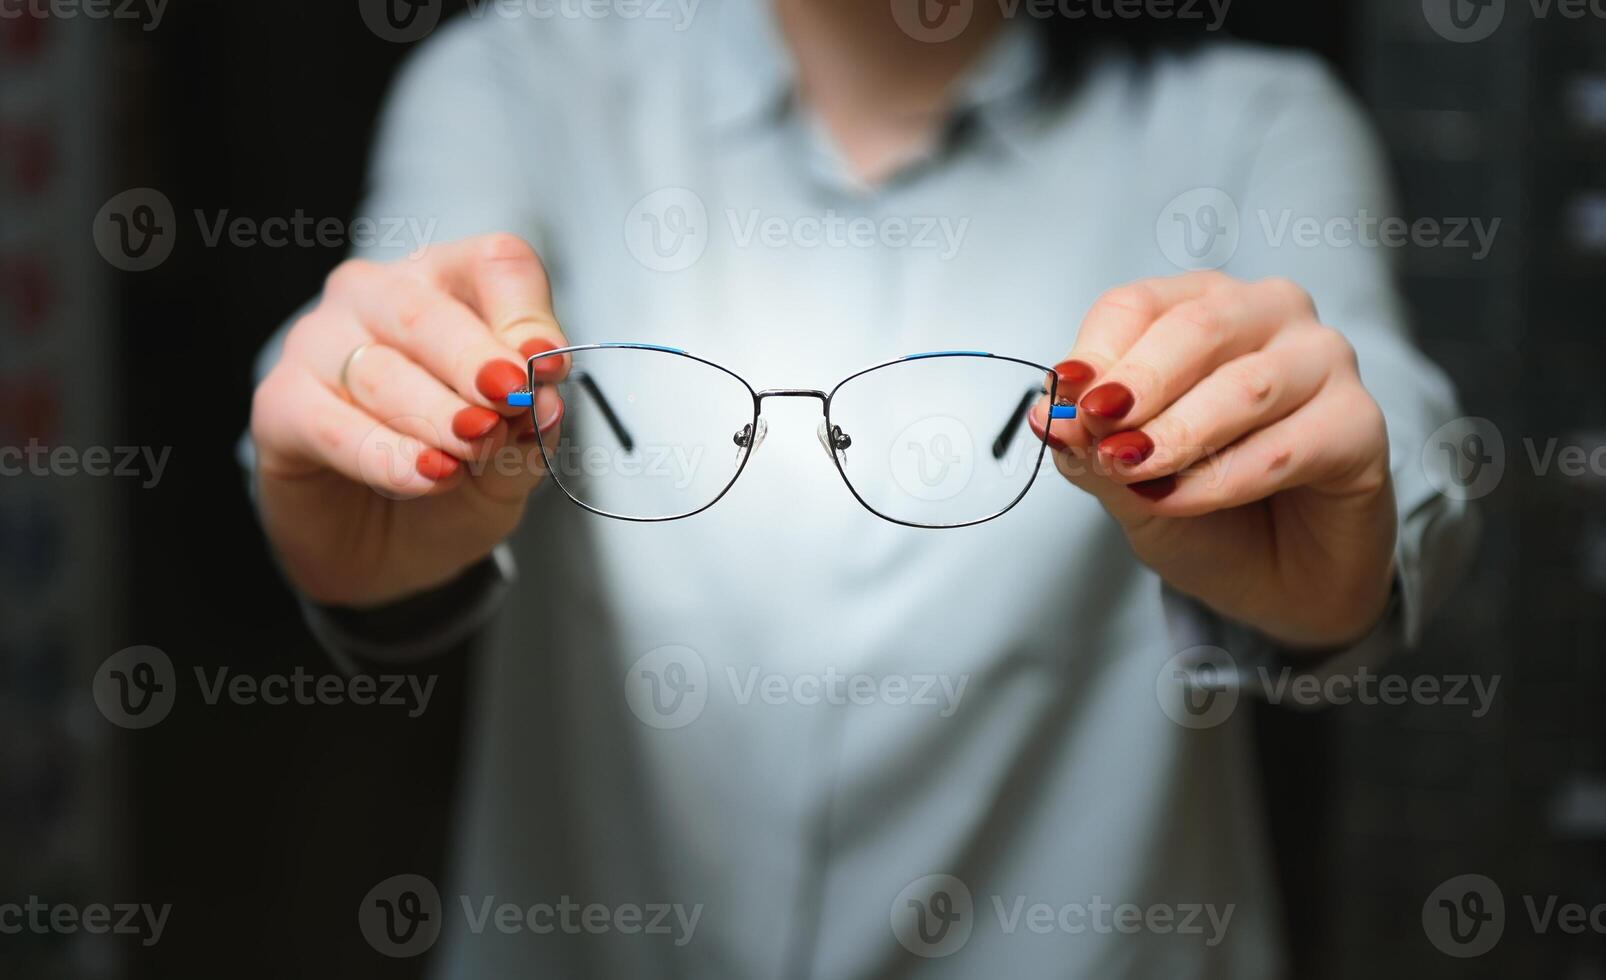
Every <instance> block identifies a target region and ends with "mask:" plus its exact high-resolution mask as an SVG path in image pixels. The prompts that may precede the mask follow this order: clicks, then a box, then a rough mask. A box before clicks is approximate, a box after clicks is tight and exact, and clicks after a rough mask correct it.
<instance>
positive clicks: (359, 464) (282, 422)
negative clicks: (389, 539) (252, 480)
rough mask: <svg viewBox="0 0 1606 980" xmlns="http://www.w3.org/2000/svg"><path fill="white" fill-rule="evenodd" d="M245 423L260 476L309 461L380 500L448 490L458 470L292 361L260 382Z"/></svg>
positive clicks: (446, 458)
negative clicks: (257, 452)
mask: <svg viewBox="0 0 1606 980" xmlns="http://www.w3.org/2000/svg"><path fill="white" fill-rule="evenodd" d="M252 419H253V423H252V437H253V439H254V440H255V442H256V443H257V445H258V446H259V447H260V448H262V449H264V450H265V452H264V453H263V454H262V455H263V459H264V463H263V471H264V472H265V473H271V472H272V471H273V470H274V469H275V467H276V465H278V464H277V463H276V462H275V460H288V461H304V462H310V463H312V464H313V465H314V466H316V467H318V468H323V469H328V470H333V471H334V472H336V473H339V474H340V475H342V476H344V477H345V478H346V479H348V480H351V481H352V482H354V483H361V484H364V485H366V486H368V487H371V488H373V489H374V490H375V491H376V492H378V493H381V494H383V495H385V496H387V497H391V498H394V499H409V498H413V497H421V496H424V495H426V494H430V493H440V492H443V491H445V490H447V489H449V488H450V487H451V486H452V485H453V484H454V483H455V482H457V474H458V473H459V471H460V469H461V467H460V464H459V463H458V462H457V460H455V459H452V458H451V457H449V456H446V455H445V454H443V453H442V452H441V451H440V450H439V449H435V448H433V447H430V446H427V445H424V444H423V443H421V442H420V441H419V440H417V439H414V438H412V437H410V436H407V435H404V434H403V433H401V432H398V431H396V430H395V429H392V428H390V427H389V426H387V425H385V424H383V423H381V422H379V421H377V420H375V419H374V418H373V417H371V416H370V415H368V414H367V413H366V412H364V411H363V410H362V409H360V408H358V407H357V406H355V405H353V404H351V403H350V402H347V401H346V400H345V399H343V398H340V397H338V396H337V395H336V394H335V393H334V392H332V391H330V390H329V388H328V387H327V386H326V385H325V384H324V383H323V382H322V381H321V380H320V379H318V378H317V377H315V376H314V375H313V374H312V373H311V372H310V371H308V370H307V369H306V367H305V366H303V365H301V364H297V363H286V364H282V365H281V366H280V367H279V368H277V369H275V370H274V371H273V372H272V373H271V374H269V375H268V377H267V378H266V379H264V380H263V382H262V384H261V386H260V387H259V388H258V391H257V397H256V406H255V410H254V411H253V413H252ZM291 465H293V463H291Z"/></svg>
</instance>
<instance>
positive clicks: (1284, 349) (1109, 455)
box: [1097, 327, 1349, 483]
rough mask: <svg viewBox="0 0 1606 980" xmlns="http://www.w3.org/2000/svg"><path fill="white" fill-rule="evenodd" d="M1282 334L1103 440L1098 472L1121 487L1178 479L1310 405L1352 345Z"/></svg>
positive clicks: (1321, 332) (1327, 337)
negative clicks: (1156, 412)
mask: <svg viewBox="0 0 1606 980" xmlns="http://www.w3.org/2000/svg"><path fill="white" fill-rule="evenodd" d="M1286 336H1287V338H1288V339H1287V340H1284V341H1279V342H1274V343H1273V344H1272V345H1271V346H1269V347H1267V348H1265V349H1264V350H1259V351H1253V352H1251V353H1248V354H1245V355H1243V356H1242V357H1238V358H1236V359H1234V360H1231V361H1228V362H1227V363H1226V364H1223V365H1222V366H1221V367H1219V368H1217V369H1216V370H1215V371H1214V372H1212V373H1211V374H1210V375H1209V376H1208V377H1206V378H1205V379H1204V380H1202V381H1200V382H1199V383H1198V384H1196V385H1194V386H1193V387H1192V388H1190V389H1188V391H1186V392H1184V393H1183V394H1182V395H1181V397H1179V398H1178V399H1177V400H1176V401H1174V402H1172V403H1171V405H1169V406H1168V407H1167V408H1166V409H1165V410H1164V411H1162V412H1161V413H1160V414H1159V415H1157V416H1155V417H1154V418H1153V419H1150V420H1149V421H1148V422H1147V423H1145V424H1144V425H1143V426H1142V427H1141V428H1137V429H1123V430H1122V431H1120V432H1117V433H1115V434H1113V435H1110V436H1107V437H1105V438H1104V439H1102V440H1100V441H1099V443H1098V446H1097V449H1098V453H1099V456H1100V457H1101V459H1102V461H1103V463H1104V467H1103V468H1104V469H1105V470H1106V471H1107V472H1108V473H1109V474H1110V476H1111V478H1112V479H1114V480H1116V481H1117V482H1119V483H1138V482H1141V481H1144V480H1153V479H1155V478H1157V477H1162V476H1166V475H1168V474H1171V473H1177V472H1179V471H1181V470H1185V469H1187V468H1188V467H1190V466H1193V465H1194V464H1195V463H1197V462H1199V461H1200V460H1201V459H1203V458H1205V457H1206V456H1208V455H1212V454H1216V453H1220V452H1222V451H1223V450H1225V449H1226V448H1227V447H1228V446H1230V445H1231V444H1233V443H1235V442H1237V441H1238V440H1239V439H1241V438H1242V437H1243V436H1245V435H1247V434H1248V433H1250V432H1253V431H1254V430H1256V429H1260V428H1264V427H1265V426H1267V425H1270V424H1271V423H1273V422H1276V421H1279V420H1281V419H1283V418H1286V417H1287V416H1288V415H1290V414H1291V413H1293V412H1294V410H1296V409H1297V408H1299V407H1300V406H1301V405H1303V404H1305V403H1306V402H1308V401H1310V400H1311V398H1312V397H1314V396H1315V394H1316V393H1317V391H1318V390H1320V388H1321V386H1322V384H1323V383H1324V382H1325V381H1326V380H1327V378H1328V376H1329V374H1330V373H1331V371H1332V367H1333V365H1334V364H1335V363H1338V358H1340V357H1346V358H1347V357H1348V351H1349V345H1348V343H1346V342H1345V341H1344V339H1343V337H1342V336H1340V335H1339V334H1338V332H1337V331H1335V330H1331V329H1329V328H1326V327H1321V328H1313V329H1311V330H1308V331H1304V330H1302V331H1297V332H1295V333H1292V334H1288V335H1286Z"/></svg>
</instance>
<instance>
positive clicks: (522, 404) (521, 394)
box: [507, 391, 535, 408]
mask: <svg viewBox="0 0 1606 980" xmlns="http://www.w3.org/2000/svg"><path fill="white" fill-rule="evenodd" d="M507 403H508V405H509V406H510V407H512V408H529V407H530V406H531V405H534V404H535V396H534V395H533V394H531V393H530V392H528V391H510V392H508V393H507Z"/></svg>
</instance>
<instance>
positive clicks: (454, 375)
mask: <svg viewBox="0 0 1606 980" xmlns="http://www.w3.org/2000/svg"><path fill="white" fill-rule="evenodd" d="M418 261H423V260H418ZM325 294H326V295H327V296H329V297H331V298H333V299H335V300H336V301H337V305H342V306H345V307H347V308H349V309H351V310H352V311H353V312H354V313H355V315H356V317H357V318H358V320H359V321H360V322H361V323H362V325H363V326H364V327H365V328H367V330H368V332H369V333H371V334H373V336H374V337H375V338H376V339H378V340H380V341H382V342H383V343H384V344H385V345H386V346H389V347H394V348H395V349H397V350H399V351H401V352H402V353H404V354H406V355H407V356H408V357H409V358H410V359H411V360H412V361H414V362H415V363H417V364H419V365H420V366H422V367H423V368H424V369H425V370H427V371H428V372H429V373H431V374H433V375H434V376H435V377H437V378H439V379H440V380H441V381H442V382H443V383H444V384H445V385H446V386H447V387H449V388H451V389H452V390H453V391H455V392H457V394H458V395H459V396H461V397H462V399H463V400H464V401H466V402H468V403H469V404H471V405H478V406H480V407H482V408H489V409H491V410H493V411H496V412H498V413H500V414H503V415H508V416H513V415H517V414H520V412H521V411H522V410H521V409H517V408H512V407H510V406H508V404H507V395H508V392H510V391H517V390H518V389H520V388H522V387H524V385H525V382H526V380H527V379H526V375H525V369H524V366H523V365H524V356H523V355H521V354H519V353H518V352H517V351H516V350H514V349H513V348H510V347H508V346H507V345H505V344H503V343H502V342H500V341H499V340H497V339H496V337H495V336H493V335H492V333H491V330H490V328H489V327H488V326H487V325H486V324H485V321H483V320H481V319H480V318H479V316H478V315H476V314H475V313H474V311H473V310H471V309H469V307H468V306H467V304H465V303H463V302H462V301H461V300H459V299H457V298H456V297H454V296H452V295H451V294H450V293H448V292H446V291H445V290H443V289H441V288H440V287H439V286H438V285H436V284H435V283H434V282H433V281H431V279H430V278H429V276H428V274H427V271H426V270H425V269H423V268H422V267H415V268H409V269H392V268H388V267H380V266H376V265H373V264H372V263H366V262H347V263H344V264H343V265H341V266H340V268H338V269H336V270H335V272H334V274H332V275H331V276H330V277H329V282H328V285H327V286H326V288H325Z"/></svg>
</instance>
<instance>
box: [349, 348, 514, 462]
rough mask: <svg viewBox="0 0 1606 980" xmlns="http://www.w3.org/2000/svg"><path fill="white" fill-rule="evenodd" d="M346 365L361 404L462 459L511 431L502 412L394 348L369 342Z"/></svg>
mask: <svg viewBox="0 0 1606 980" xmlns="http://www.w3.org/2000/svg"><path fill="white" fill-rule="evenodd" d="M346 363H347V365H348V366H347V369H346V372H345V383H346V390H347V392H348V393H349V394H350V395H351V398H352V401H353V402H355V403H356V404H357V406H358V407H360V408H362V409H363V410H364V411H366V412H367V413H368V414H369V415H371V416H373V417H374V418H376V419H379V420H381V421H382V422H384V423H385V424H386V425H388V426H390V427H391V428H393V429H395V430H396V431H398V432H400V433H402V434H403V435H407V436H411V437H413V438H414V439H417V440H419V441H421V442H423V443H424V444H425V445H428V446H433V447H435V448H436V449H439V450H442V451H443V452H446V453H448V454H449V455H451V456H453V457H455V458H457V459H459V460H466V459H472V458H474V457H476V456H478V455H480V454H482V453H484V452H486V451H487V450H488V449H489V448H490V447H491V446H492V445H493V444H494V443H495V442H496V440H497V438H498V437H499V436H505V435H507V433H508V424H509V423H504V422H503V420H502V416H501V415H500V414H498V413H497V412H494V411H492V410H491V409H489V408H482V407H481V406H479V405H470V404H468V403H467V402H466V401H464V400H463V399H462V397H461V396H459V395H458V394H457V393H456V392H454V391H453V390H452V389H450V388H448V387H446V385H445V384H443V383H442V382H441V381H440V379H439V378H437V377H435V376H434V375H432V374H430V373H429V372H428V371H426V370H424V369H423V368H422V367H420V366H418V365H417V364H415V363H413V362H412V361H411V360H409V359H408V358H407V357H406V356H405V355H403V354H402V353H401V352H400V351H397V350H395V349H394V348H391V347H386V346H385V345H383V344H377V343H376V344H370V345H368V346H366V347H363V348H361V349H360V353H358V354H357V355H356V356H355V357H350V358H348V360H347V362H346Z"/></svg>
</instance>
